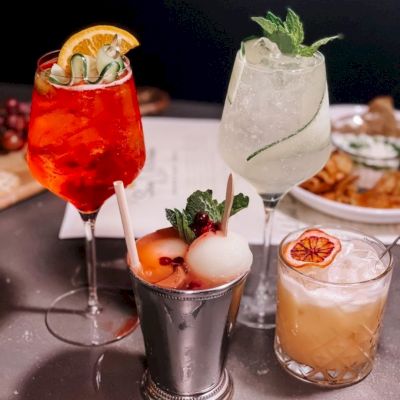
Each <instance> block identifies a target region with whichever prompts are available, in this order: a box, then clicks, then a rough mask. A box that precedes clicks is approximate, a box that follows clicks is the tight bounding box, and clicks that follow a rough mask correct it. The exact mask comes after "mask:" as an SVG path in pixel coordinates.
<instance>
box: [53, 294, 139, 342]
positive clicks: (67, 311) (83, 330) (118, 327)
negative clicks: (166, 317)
mask: <svg viewBox="0 0 400 400" xmlns="http://www.w3.org/2000/svg"><path fill="white" fill-rule="evenodd" d="M97 294H98V298H99V303H100V308H101V309H100V311H99V312H98V313H96V314H91V313H90V312H89V310H88V303H87V302H88V289H87V288H86V287H85V288H81V289H76V290H72V291H70V292H68V293H65V294H63V295H62V296H60V297H58V298H57V299H56V300H55V301H54V302H53V304H52V305H51V307H50V308H49V310H48V311H47V314H46V325H47V328H48V329H49V331H50V332H51V333H52V334H53V335H54V336H55V337H57V338H58V339H60V340H63V341H64V342H67V343H71V344H76V345H80V346H101V345H104V344H107V343H112V342H115V341H117V340H120V339H122V338H124V337H125V336H127V335H129V334H130V333H131V332H133V331H134V330H135V328H136V327H137V325H138V323H139V320H138V316H137V312H136V305H135V301H134V298H133V294H132V292H131V291H130V290H122V289H98V292H97Z"/></svg>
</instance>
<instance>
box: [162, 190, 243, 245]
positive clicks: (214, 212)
mask: <svg viewBox="0 0 400 400" xmlns="http://www.w3.org/2000/svg"><path fill="white" fill-rule="evenodd" d="M248 204H249V197H248V196H245V195H244V194H242V193H239V194H237V195H236V196H234V198H233V205H232V211H231V215H234V214H236V213H237V212H239V211H240V210H243V209H244V208H246V207H247V206H248ZM224 209H225V201H223V202H222V203H218V201H217V200H215V199H213V197H212V190H206V191H205V192H202V191H200V190H196V191H195V192H194V193H192V194H191V195H190V196H189V197H188V199H187V204H186V208H185V209H184V210H182V211H179V210H178V209H176V208H174V209H168V208H167V209H166V210H165V214H166V217H167V220H168V221H169V222H170V224H171V225H172V226H173V227H174V228H175V229H176V230H177V231H178V232H179V236H180V237H181V238H182V239H183V240H184V241H185V242H186V243H189V244H190V243H192V242H193V240H194V239H196V234H195V231H194V230H196V227H193V225H192V224H193V222H194V220H195V217H196V215H197V214H198V213H207V214H208V216H209V218H210V219H211V220H212V221H213V222H214V223H215V224H218V223H220V222H221V220H222V216H223V214H224ZM192 227H193V229H192Z"/></svg>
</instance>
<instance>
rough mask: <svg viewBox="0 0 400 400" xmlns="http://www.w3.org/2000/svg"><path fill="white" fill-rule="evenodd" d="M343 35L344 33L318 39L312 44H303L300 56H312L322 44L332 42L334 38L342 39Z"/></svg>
mask: <svg viewBox="0 0 400 400" xmlns="http://www.w3.org/2000/svg"><path fill="white" fill-rule="evenodd" d="M342 37H343V36H342V35H335V36H329V37H326V38H323V39H319V40H317V41H316V42H314V43H313V44H312V45H311V46H304V45H301V46H300V48H299V49H298V52H297V54H299V55H300V56H305V57H311V56H312V55H313V54H314V53H315V52H316V51H317V50H318V49H319V48H320V47H321V46H323V45H325V44H327V43H329V42H331V41H332V40H335V39H341V38H342Z"/></svg>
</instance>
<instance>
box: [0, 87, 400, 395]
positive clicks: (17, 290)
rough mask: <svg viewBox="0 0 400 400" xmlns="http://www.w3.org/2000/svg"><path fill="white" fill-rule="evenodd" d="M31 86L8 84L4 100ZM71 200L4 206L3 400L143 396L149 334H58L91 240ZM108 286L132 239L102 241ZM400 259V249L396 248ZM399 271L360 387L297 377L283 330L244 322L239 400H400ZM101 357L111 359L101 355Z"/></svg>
mask: <svg viewBox="0 0 400 400" xmlns="http://www.w3.org/2000/svg"><path fill="white" fill-rule="evenodd" d="M9 95H18V96H19V97H21V98H24V97H25V98H27V97H28V96H29V87H21V86H14V85H0V97H6V96H9ZM220 112H221V107H220V106H217V105H209V104H198V103H188V102H182V101H177V102H173V104H172V106H171V108H170V110H169V111H168V113H167V115H173V116H181V117H218V116H219V115H220ZM64 208H65V203H64V202H63V201H61V200H59V199H58V198H56V197H55V196H53V195H52V194H50V193H48V192H45V193H42V194H40V195H37V196H35V197H33V198H31V199H29V200H26V201H24V202H21V203H19V204H17V205H14V206H12V207H10V208H9V209H7V210H4V211H1V212H0V400H6V399H7V400H8V399H15V400H48V399H52V400H73V399H75V400H135V399H138V400H139V399H140V394H139V390H138V388H139V381H140V378H141V375H142V373H143V370H144V349H143V341H142V334H141V331H140V329H137V330H136V331H135V332H133V333H132V334H131V335H130V336H128V337H127V338H125V339H123V340H121V341H120V342H117V343H114V344H111V345H107V346H103V347H98V348H82V347H76V346H73V345H68V344H66V343H63V342H61V341H59V340H58V339H56V338H55V337H53V336H52V335H51V334H50V333H49V332H48V331H47V328H46V326H45V324H44V313H45V311H46V309H47V308H48V307H49V305H50V303H51V302H52V301H53V300H54V299H55V298H56V297H57V296H59V295H60V294H62V293H64V292H66V291H68V290H70V289H73V288H75V287H77V286H80V285H82V284H83V283H84V280H85V278H84V276H85V274H84V272H85V270H84V247H83V241H82V240H59V239H58V231H59V228H60V224H61V220H62V217H63V213H64ZM97 245H98V259H99V280H100V284H102V283H107V285H115V286H118V287H121V286H123V287H127V288H129V285H130V283H129V279H128V276H127V272H126V269H125V265H124V263H123V260H122V257H123V255H124V253H125V244H124V242H123V241H122V240H115V239H114V240H111V239H101V240H98V243H97ZM395 254H396V255H397V257H398V256H399V255H400V251H399V248H398V247H397V248H396V249H395ZM397 269H398V268H395V270H394V275H393V281H392V285H391V291H390V296H389V301H388V307H387V310H386V315H385V320H384V327H383V332H382V336H381V340H380V345H379V350H378V356H377V360H376V363H375V367H374V370H373V372H372V373H371V374H370V375H369V376H368V377H367V378H366V379H365V380H364V381H362V382H360V383H359V384H357V385H354V386H351V387H348V388H344V389H338V390H322V389H319V388H315V387H313V386H309V385H307V384H305V383H302V382H299V381H297V380H295V379H294V378H292V377H290V376H289V375H287V374H286V373H285V372H284V371H283V370H282V369H281V368H280V367H279V365H278V362H277V361H276V359H275V356H274V354H273V335H274V332H273V331H259V330H252V329H248V328H246V327H244V326H240V325H238V326H237V327H236V332H235V335H234V337H233V341H232V343H231V348H230V353H229V358H228V368H229V370H230V372H231V374H232V376H233V379H234V383H235V396H234V399H235V400H258V399H264V398H269V399H303V398H308V399H326V400H342V399H343V400H365V399H368V400H375V399H380V400H392V399H393V400H397V399H399V398H400V379H399V370H400V346H399V342H400V339H399V337H400V312H399V307H400V274H399V273H398V271H397ZM100 358H101V360H102V361H101V363H100V362H99V359H100Z"/></svg>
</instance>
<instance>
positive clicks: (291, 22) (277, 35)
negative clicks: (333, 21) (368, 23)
mask: <svg viewBox="0 0 400 400" xmlns="http://www.w3.org/2000/svg"><path fill="white" fill-rule="evenodd" d="M251 19H252V21H254V22H256V23H257V24H258V25H260V26H261V28H262V30H263V34H264V36H265V37H266V38H268V39H269V40H271V41H272V42H274V43H276V44H277V45H278V47H279V49H280V50H281V52H282V53H284V54H289V55H300V56H304V57H311V56H312V55H313V54H314V53H315V52H316V51H317V50H318V49H319V48H320V47H321V46H322V45H325V44H327V43H329V42H330V41H332V40H334V39H338V38H341V35H336V36H330V37H327V38H324V39H320V40H318V41H316V42H315V43H313V44H312V45H311V46H306V45H304V44H303V41H304V28H303V23H302V22H301V20H300V17H299V16H298V15H297V14H296V13H295V12H294V11H293V10H292V9H290V8H288V11H287V15H286V19H285V21H282V19H281V18H280V17H278V16H277V15H275V14H274V13H272V12H271V11H268V12H267V15H266V16H265V17H252V18H251Z"/></svg>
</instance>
